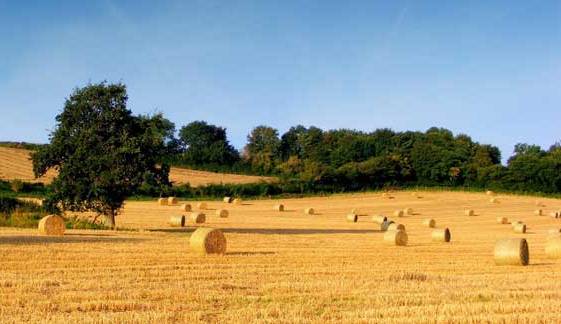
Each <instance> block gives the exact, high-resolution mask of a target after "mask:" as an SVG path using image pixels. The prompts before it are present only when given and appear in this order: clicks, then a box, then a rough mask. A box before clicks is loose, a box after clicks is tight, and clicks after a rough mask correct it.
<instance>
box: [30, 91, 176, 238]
mask: <svg viewBox="0 0 561 324" xmlns="http://www.w3.org/2000/svg"><path fill="white" fill-rule="evenodd" d="M56 121H57V125H56V128H55V130H54V131H53V132H52V133H51V135H50V144H48V145H46V146H45V147H42V148H40V149H39V150H37V151H36V152H35V153H34V154H33V156H32V159H33V170H34V173H35V176H37V177H38V176H41V175H44V174H45V173H46V172H47V170H49V169H56V170H58V173H59V174H58V176H57V178H56V179H55V180H54V181H53V184H52V188H53V190H52V193H51V194H50V195H49V197H48V199H47V203H48V204H49V205H51V206H54V205H58V206H61V207H62V209H63V210H69V211H79V212H82V211H93V212H96V213H97V214H98V215H103V216H105V219H106V224H107V225H109V226H111V227H112V228H114V227H115V216H116V215H117V214H118V212H119V210H120V209H121V207H122V206H123V202H124V200H125V199H126V198H127V197H128V196H130V195H131V194H133V193H134V191H135V190H136V189H137V188H138V187H139V186H140V185H141V184H142V182H143V181H144V179H145V178H146V177H150V178H152V179H157V181H158V182H159V183H161V184H164V185H169V179H168V172H169V171H168V170H169V168H168V167H166V166H165V165H164V166H162V167H160V166H158V163H159V162H160V157H161V156H163V155H165V154H166V146H165V143H164V142H165V137H166V134H167V133H166V132H165V131H162V127H161V124H162V117H161V116H160V115H156V116H154V117H149V116H141V117H137V116H133V115H132V113H131V111H130V110H128V109H127V91H126V87H125V85H123V84H106V83H100V84H93V85H89V86H86V87H84V88H81V89H76V90H75V91H74V92H73V93H72V94H71V95H70V97H69V98H68V99H67V100H66V103H65V106H64V110H63V111H62V113H60V114H59V115H58V116H57V117H56ZM164 128H165V127H164ZM167 128H169V125H168V126H167ZM167 128H166V129H167Z"/></svg>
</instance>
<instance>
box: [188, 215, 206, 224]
mask: <svg viewBox="0 0 561 324" xmlns="http://www.w3.org/2000/svg"><path fill="white" fill-rule="evenodd" d="M191 222H193V223H195V224H202V223H204V222H206V215H205V214H203V213H191Z"/></svg>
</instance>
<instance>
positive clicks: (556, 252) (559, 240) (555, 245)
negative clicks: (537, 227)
mask: <svg viewBox="0 0 561 324" xmlns="http://www.w3.org/2000/svg"><path fill="white" fill-rule="evenodd" d="M545 255H546V256H547V257H548V258H552V259H559V258H561V236H557V237H551V238H550V239H549V240H547V243H546V244H545Z"/></svg>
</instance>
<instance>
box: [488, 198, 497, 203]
mask: <svg viewBox="0 0 561 324" xmlns="http://www.w3.org/2000/svg"><path fill="white" fill-rule="evenodd" d="M489 202H490V203H492V204H498V203H499V199H498V198H491V199H489Z"/></svg>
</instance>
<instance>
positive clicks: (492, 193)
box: [485, 190, 495, 196]
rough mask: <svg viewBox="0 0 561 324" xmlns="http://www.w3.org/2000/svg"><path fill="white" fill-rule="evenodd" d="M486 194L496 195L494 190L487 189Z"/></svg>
mask: <svg viewBox="0 0 561 324" xmlns="http://www.w3.org/2000/svg"><path fill="white" fill-rule="evenodd" d="M485 194H486V195H487V196H494V195H495V193H494V192H493V191H491V190H487V191H486V192H485Z"/></svg>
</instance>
